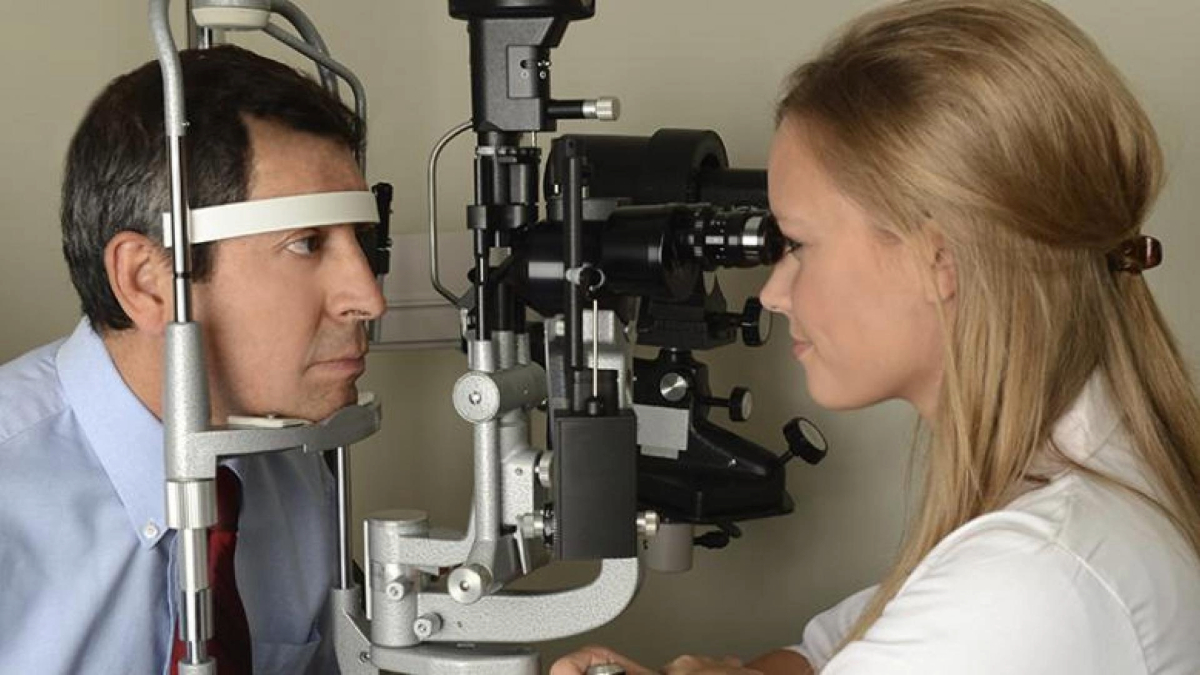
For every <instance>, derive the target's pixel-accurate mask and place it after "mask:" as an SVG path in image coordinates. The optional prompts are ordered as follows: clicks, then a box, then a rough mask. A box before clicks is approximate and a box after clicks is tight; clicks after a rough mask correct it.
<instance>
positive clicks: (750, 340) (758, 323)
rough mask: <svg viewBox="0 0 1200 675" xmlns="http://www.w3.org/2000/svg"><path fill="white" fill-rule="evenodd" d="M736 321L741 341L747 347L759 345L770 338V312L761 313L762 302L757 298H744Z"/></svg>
mask: <svg viewBox="0 0 1200 675" xmlns="http://www.w3.org/2000/svg"><path fill="white" fill-rule="evenodd" d="M738 323H739V325H740V326H741V328H742V342H744V343H745V344H746V346H747V347H761V346H763V344H765V343H766V341H767V340H769V339H770V338H771V314H770V313H769V312H768V313H765V314H764V313H763V306H762V302H760V301H759V299H758V298H750V299H749V300H746V305H745V307H744V308H743V309H742V313H741V315H740V316H738Z"/></svg>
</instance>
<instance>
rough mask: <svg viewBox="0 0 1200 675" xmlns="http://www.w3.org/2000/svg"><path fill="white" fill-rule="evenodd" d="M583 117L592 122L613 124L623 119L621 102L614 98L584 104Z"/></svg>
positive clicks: (598, 99)
mask: <svg viewBox="0 0 1200 675" xmlns="http://www.w3.org/2000/svg"><path fill="white" fill-rule="evenodd" d="M583 116H584V117H585V118H587V119H592V120H604V121H606V122H611V121H613V120H617V119H620V117H621V101H620V100H619V99H616V98H612V97H604V98H597V99H592V100H589V101H584V102H583Z"/></svg>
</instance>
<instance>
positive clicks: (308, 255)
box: [194, 119, 385, 421]
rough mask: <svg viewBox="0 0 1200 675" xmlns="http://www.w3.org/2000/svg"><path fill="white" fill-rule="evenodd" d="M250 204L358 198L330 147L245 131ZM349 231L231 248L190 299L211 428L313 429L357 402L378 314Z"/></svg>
mask: <svg viewBox="0 0 1200 675" xmlns="http://www.w3.org/2000/svg"><path fill="white" fill-rule="evenodd" d="M247 127H248V128H249V131H250V144H251V157H252V162H251V172H250V184H249V191H248V198H249V199H250V200H258V199H269V198H272V197H287V196H294V195H303V194H312V193H319V192H338V191H346V190H364V189H366V186H365V183H364V181H363V177H362V175H361V174H360V173H359V170H358V166H357V164H356V163H355V161H354V156H353V154H352V153H351V152H350V150H349V149H347V148H346V147H344V146H342V145H341V144H339V143H338V142H336V141H334V140H330V139H326V138H321V137H319V136H314V135H311V134H306V133H302V132H297V131H293V130H290V129H287V128H285V127H282V126H280V125H277V124H274V123H271V122H265V121H261V120H254V119H248V120H247ZM356 227H361V225H356V224H354V223H347V224H343V225H335V226H328V227H320V228H305V229H296V230H288V231H280V232H271V233H267V234H259V235H252V236H246V237H237V238H234V239H228V240H225V241H222V242H220V243H218V244H217V245H216V246H215V247H214V249H215V250H214V252H213V253H214V256H213V270H212V275H211V277H210V279H209V280H208V281H207V282H205V283H201V284H196V285H195V287H194V296H195V317H196V319H197V320H198V321H199V322H200V323H201V325H202V326H203V329H204V336H205V348H206V349H205V351H206V356H207V358H208V370H209V380H210V390H211V398H212V409H213V417H214V420H216V421H224V419H225V417H227V416H228V415H230V414H243V415H266V414H277V415H280V416H284V417H299V418H303V419H308V420H320V419H323V418H325V417H328V416H329V415H330V414H332V413H333V412H334V411H336V410H338V409H339V408H341V407H344V406H346V405H349V404H352V403H354V402H355V401H356V399H357V388H356V387H355V382H356V380H357V379H358V377H359V376H360V375H361V374H362V372H363V366H364V356H365V354H366V351H367V337H366V329H365V326H366V324H365V322H366V321H368V320H370V319H374V318H377V317H378V316H379V315H380V314H382V313H383V311H384V308H385V303H384V299H383V296H382V294H381V293H380V291H379V287H378V286H377V284H376V283H375V278H374V276H373V275H372V273H371V269H370V267H369V265H368V263H367V259H366V257H365V256H364V255H363V252H362V249H361V248H360V247H359V244H358V240H357V238H356V236H355V235H356Z"/></svg>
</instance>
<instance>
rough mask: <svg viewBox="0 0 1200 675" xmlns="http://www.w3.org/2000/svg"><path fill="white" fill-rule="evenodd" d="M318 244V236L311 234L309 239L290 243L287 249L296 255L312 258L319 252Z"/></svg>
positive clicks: (302, 238)
mask: <svg viewBox="0 0 1200 675" xmlns="http://www.w3.org/2000/svg"><path fill="white" fill-rule="evenodd" d="M318 243H319V242H318V241H317V235H315V234H310V235H308V236H307V237H301V238H300V239H295V240H293V241H291V242H288V245H287V246H286V247H285V248H287V250H289V251H291V252H292V253H295V254H296V255H302V256H310V255H312V254H313V253H316V252H317V248H318Z"/></svg>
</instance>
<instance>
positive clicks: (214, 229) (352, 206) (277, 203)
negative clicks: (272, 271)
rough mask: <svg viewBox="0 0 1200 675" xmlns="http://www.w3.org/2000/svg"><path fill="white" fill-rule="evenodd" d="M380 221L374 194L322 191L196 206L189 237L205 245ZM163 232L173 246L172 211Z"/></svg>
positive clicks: (166, 243) (166, 216)
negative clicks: (209, 242) (243, 238)
mask: <svg viewBox="0 0 1200 675" xmlns="http://www.w3.org/2000/svg"><path fill="white" fill-rule="evenodd" d="M378 222H379V207H378V206H377V205H376V204H375V195H374V194H372V193H370V192H366V191H357V192H321V193H317V194H311V195H298V196H295V197H276V198H274V199H258V200H255V201H250V202H236V203H233V204H222V205H220V206H206V207H204V208H202V209H193V210H192V211H191V218H189V219H188V232H189V236H188V239H189V242H190V243H192V244H203V243H204V242H206V241H218V240H221V239H230V238H233V237H245V236H247V235H251V234H262V233H264V232H280V231H283V230H297V229H301V228H305V227H322V226H327V225H342V224H346V223H355V224H356V223H378ZM162 231H163V246H165V247H167V248H171V244H172V236H171V214H170V213H164V214H163V216H162Z"/></svg>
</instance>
